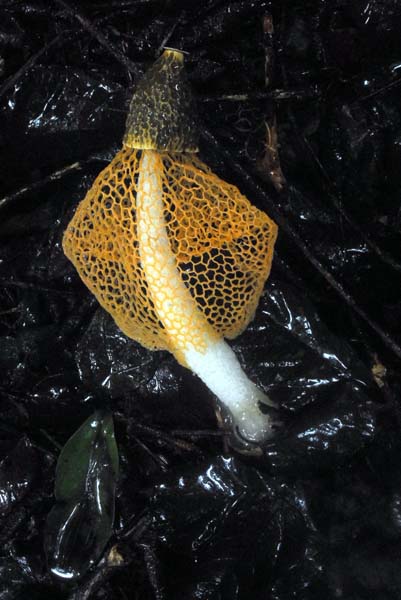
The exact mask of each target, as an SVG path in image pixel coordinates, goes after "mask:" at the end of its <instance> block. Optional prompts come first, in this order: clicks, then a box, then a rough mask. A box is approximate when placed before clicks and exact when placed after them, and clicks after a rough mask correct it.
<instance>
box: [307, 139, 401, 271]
mask: <svg viewBox="0 0 401 600" xmlns="http://www.w3.org/2000/svg"><path fill="white" fill-rule="evenodd" d="M301 137H302V140H303V143H304V145H305V146H306V148H307V149H308V151H309V153H310V155H311V156H312V159H313V160H314V162H315V164H316V165H317V167H318V169H319V171H320V173H321V175H322V176H323V177H324V179H325V180H326V183H327V184H328V186H329V187H330V188H332V189H333V188H334V187H335V185H334V184H333V182H332V181H331V179H330V177H329V176H328V174H327V173H326V170H325V168H324V167H323V165H322V163H321V162H320V160H319V157H318V156H317V155H316V152H315V151H314V149H313V147H312V145H311V144H310V143H309V141H308V140H307V139H306V137H305V136H301ZM329 198H330V200H331V202H332V204H333V206H334V208H335V209H336V210H337V211H338V212H339V213H340V215H341V216H342V217H343V219H344V220H345V221H346V222H347V223H348V224H349V225H350V226H351V227H352V229H353V230H354V231H356V232H357V233H358V235H360V236H361V238H362V239H363V241H364V242H365V244H366V245H367V246H368V248H370V250H372V252H374V253H375V254H377V256H378V257H379V258H380V259H381V260H382V261H383V262H385V263H387V264H388V265H390V267H392V268H393V269H395V270H396V271H399V272H401V265H399V264H398V263H397V262H396V261H395V260H394V259H393V257H392V256H390V255H389V254H387V252H383V250H382V249H381V248H379V246H377V244H376V243H375V242H374V241H373V240H372V239H371V238H370V237H369V235H368V234H367V233H366V232H365V231H363V229H362V228H361V227H360V226H359V225H358V223H355V221H354V220H353V219H352V218H351V216H350V215H349V214H348V213H347V212H346V211H345V210H344V209H343V207H342V206H341V203H340V202H339V200H338V199H337V197H336V195H335V193H333V192H331V193H330V194H329Z"/></svg>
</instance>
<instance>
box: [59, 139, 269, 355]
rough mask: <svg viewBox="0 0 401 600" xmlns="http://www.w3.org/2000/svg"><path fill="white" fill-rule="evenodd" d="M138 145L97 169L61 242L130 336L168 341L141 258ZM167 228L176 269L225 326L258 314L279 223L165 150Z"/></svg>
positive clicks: (214, 321) (234, 327)
mask: <svg viewBox="0 0 401 600" xmlns="http://www.w3.org/2000/svg"><path fill="white" fill-rule="evenodd" d="M140 157H141V151H139V150H132V149H129V148H124V149H123V150H121V151H120V152H118V154H117V155H116V156H115V158H114V159H113V161H112V162H111V163H110V164H109V165H108V166H107V167H106V168H105V169H104V170H103V171H102V172H101V173H100V174H99V175H98V177H97V178H96V180H95V182H94V184H93V186H92V187H91V189H90V190H89V191H88V193H87V195H86V197H85V198H84V199H83V200H82V202H81V203H80V204H79V206H78V208H77V210H76V212H75V215H74V217H73V219H72V220H71V222H70V224H69V225H68V227H67V229H66V231H65V234H64V239H63V248H64V252H65V254H66V255H67V257H68V258H69V259H70V260H71V261H72V262H73V264H74V265H75V267H76V268H77V270H78V273H79V275H80V276H81V278H82V280H83V281H84V283H85V284H86V285H87V286H88V288H89V289H90V290H91V291H92V292H93V293H94V295H95V296H96V297H97V299H98V300H99V302H100V304H101V305H102V306H103V307H104V308H105V309H106V310H107V311H108V312H109V313H110V314H111V315H112V317H113V318H114V320H115V322H116V323H117V325H118V326H119V327H120V329H121V330H122V331H123V332H124V333H125V334H126V335H127V336H129V337H130V338H133V339H135V340H137V341H138V342H140V343H141V344H142V345H143V346H145V347H147V348H150V349H167V350H170V351H172V352H173V351H174V348H170V340H169V336H168V335H167V334H166V331H165V330H164V328H163V325H162V324H161V323H160V320H159V318H158V316H157V313H156V312H155V310H154V306H153V304H152V300H151V298H150V294H149V293H148V285H147V282H146V277H145V274H144V272H143V269H142V267H141V262H140V256H139V248H138V236H137V214H136V189H137V182H138V176H139V168H140ZM157 160H158V163H157V170H158V173H159V174H160V177H161V181H162V185H163V203H164V215H165V221H166V228H167V233H168V237H169V240H170V246H171V250H172V252H173V254H174V256H175V258H176V262H177V269H178V271H179V273H180V275H181V277H182V279H183V281H184V283H185V285H186V286H187V287H188V289H189V291H190V293H191V295H192V297H193V299H194V301H195V302H196V304H197V306H198V308H199V310H200V311H201V312H202V313H203V314H204V316H205V317H206V319H207V321H208V322H209V323H210V325H211V326H212V327H213V329H214V330H215V331H216V333H217V334H218V335H220V336H222V337H223V336H224V337H228V338H234V337H236V336H237V335H238V334H239V333H241V332H242V331H243V330H244V328H245V327H246V326H247V325H248V323H249V321H250V320H251V319H252V318H253V315H254V312H255V310H256V307H257V303H258V301H259V297H260V294H261V292H262V290H263V287H264V283H265V281H266V279H267V277H268V275H269V272H270V267H271V262H272V256H273V248H274V243H275V240H276V237H277V226H276V225H275V223H274V222H273V221H272V220H271V219H270V218H269V217H268V216H267V215H266V214H265V213H264V212H262V211H260V210H258V209H257V208H256V207H254V206H252V204H251V203H250V202H249V201H248V200H247V199H246V198H245V196H243V195H242V194H241V193H240V191H239V190H238V189H237V188H236V187H235V186H233V185H229V184H228V183H225V182H224V181H222V180H221V179H220V178H219V177H218V176H217V175H215V174H213V173H212V172H211V171H210V169H209V168H208V167H207V166H206V165H205V164H203V163H202V162H201V161H200V160H199V159H198V158H197V157H196V156H195V155H192V154H171V153H160V154H158V159H157Z"/></svg>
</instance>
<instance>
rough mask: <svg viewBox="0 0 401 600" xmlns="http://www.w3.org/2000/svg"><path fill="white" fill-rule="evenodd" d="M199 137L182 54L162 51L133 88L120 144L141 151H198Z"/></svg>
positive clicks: (175, 51)
mask: <svg viewBox="0 0 401 600" xmlns="http://www.w3.org/2000/svg"><path fill="white" fill-rule="evenodd" d="M198 137H199V136H198V128H197V124H196V107H195V103H194V101H193V98H192V94H191V89H190V85H189V82H188V80H187V77H186V73H185V69H184V54H183V53H182V52H180V51H179V50H165V51H164V52H163V54H162V55H161V56H160V58H158V59H157V61H156V62H155V63H154V64H153V65H152V66H151V67H150V69H149V70H148V71H147V72H146V73H145V75H144V76H143V77H142V79H141V80H140V81H139V83H138V85H137V87H136V90H135V93H134V95H133V98H132V100H131V104H130V109H129V113H128V117H127V123H126V129H125V135H124V139H123V144H124V146H126V147H128V148H140V149H142V150H149V149H153V150H159V151H166V152H197V151H198Z"/></svg>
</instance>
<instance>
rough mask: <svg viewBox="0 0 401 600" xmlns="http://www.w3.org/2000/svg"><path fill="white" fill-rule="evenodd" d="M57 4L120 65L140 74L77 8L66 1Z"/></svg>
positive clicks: (134, 65) (58, 1)
mask: <svg viewBox="0 0 401 600" xmlns="http://www.w3.org/2000/svg"><path fill="white" fill-rule="evenodd" d="M55 2H56V3H57V4H58V5H59V6H61V7H62V8H64V10H66V12H67V13H68V14H70V15H71V16H72V17H74V18H75V19H77V21H78V22H79V23H80V24H81V25H82V27H83V28H84V29H86V31H88V33H90V35H91V36H92V37H93V38H95V39H96V40H97V41H98V42H99V44H100V45H101V46H103V47H104V48H106V50H107V51H108V52H109V53H110V54H112V55H113V56H114V58H116V59H117V60H118V62H119V63H120V64H122V65H123V66H124V67H125V68H126V69H127V70H128V71H129V72H130V73H132V74H135V75H137V74H138V66H137V65H136V63H134V62H132V61H131V60H130V59H129V58H128V57H127V56H126V55H125V54H124V53H123V52H121V51H120V50H119V49H118V48H116V46H115V45H114V44H112V43H111V42H110V41H109V40H108V39H107V38H106V36H105V35H104V34H103V33H102V32H101V31H99V29H97V27H95V26H94V25H93V24H92V23H91V22H90V21H89V19H87V18H86V17H84V16H83V14H82V13H80V12H78V9H77V8H76V7H72V6H70V5H69V4H68V3H67V2H65V0H55Z"/></svg>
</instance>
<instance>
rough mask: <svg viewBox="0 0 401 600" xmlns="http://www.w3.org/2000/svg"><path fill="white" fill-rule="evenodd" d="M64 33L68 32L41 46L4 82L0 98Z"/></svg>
mask: <svg viewBox="0 0 401 600" xmlns="http://www.w3.org/2000/svg"><path fill="white" fill-rule="evenodd" d="M66 33H69V32H65V31H62V32H61V33H59V34H58V35H56V37H55V38H53V39H52V40H51V42H49V43H48V44H46V45H45V46H43V48H41V49H40V50H39V51H38V52H36V53H35V54H33V55H32V56H31V58H29V59H28V60H27V61H26V63H25V64H23V65H22V67H20V68H19V69H18V71H16V72H15V73H14V75H11V76H10V77H9V78H8V79H6V81H5V82H4V83H3V84H2V85H1V86H0V98H1V97H2V96H4V94H5V93H6V92H7V91H8V90H9V89H10V88H11V87H12V86H13V85H15V84H16V83H17V81H18V80H19V79H20V78H21V77H22V76H23V75H24V74H25V73H26V72H27V71H29V69H30V68H31V67H33V65H34V64H35V63H36V61H37V60H38V59H39V58H40V57H41V56H42V55H43V54H45V53H46V52H47V51H48V50H49V49H50V48H52V47H53V46H55V45H56V44H57V43H58V42H59V41H60V39H61V38H62V37H63V36H64V35H66Z"/></svg>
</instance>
